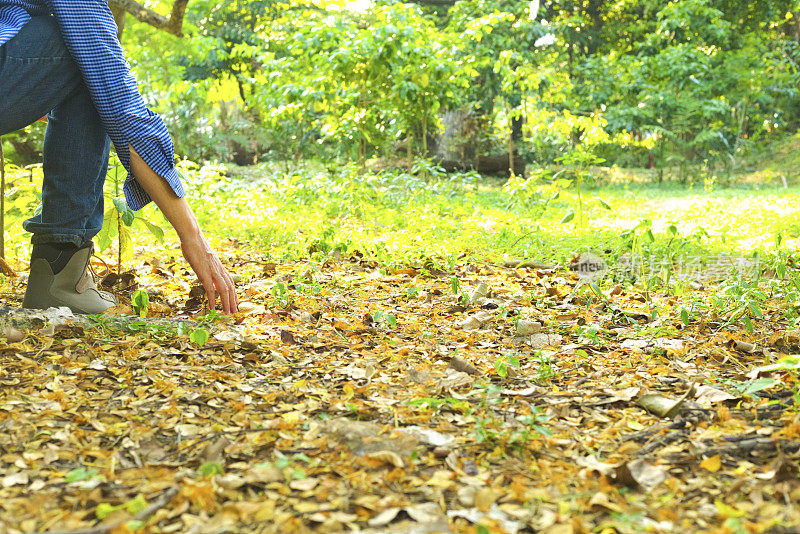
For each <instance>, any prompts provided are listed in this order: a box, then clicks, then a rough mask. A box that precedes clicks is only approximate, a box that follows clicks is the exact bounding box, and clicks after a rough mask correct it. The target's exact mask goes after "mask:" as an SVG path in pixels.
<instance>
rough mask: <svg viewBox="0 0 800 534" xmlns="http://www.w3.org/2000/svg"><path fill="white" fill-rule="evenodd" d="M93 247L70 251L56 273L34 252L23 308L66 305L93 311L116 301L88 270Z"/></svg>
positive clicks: (84, 311)
mask: <svg viewBox="0 0 800 534" xmlns="http://www.w3.org/2000/svg"><path fill="white" fill-rule="evenodd" d="M34 247H35V245H34ZM92 250H93V247H92V245H89V246H87V247H83V248H80V249H77V250H76V251H74V252H72V257H70V258H69V261H67V262H66V265H64V266H63V267H61V268H60V269H59V268H58V267H60V266H57V268H56V270H57V272H56V273H55V274H54V273H53V264H51V262H49V261H48V260H47V259H45V258H41V257H38V258H37V257H36V254H35V253H34V255H33V258H32V259H31V274H30V276H29V277H28V287H27V289H26V290H25V298H24V299H23V301H22V307H23V308H33V309H46V308H53V307H56V308H58V307H62V306H66V307H67V308H69V309H70V310H72V312H73V313H89V314H96V313H103V312H104V311H106V309H108V308H110V307H111V306H113V305H114V304H116V303H117V299H115V298H114V296H113V295H112V294H111V293H108V292H106V291H100V290H98V289H97V285H96V284H95V282H94V278H93V277H92V274H91V273H90V272H89V258H91V257H92ZM70 252H71V251H70Z"/></svg>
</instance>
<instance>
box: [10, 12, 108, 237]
mask: <svg viewBox="0 0 800 534" xmlns="http://www.w3.org/2000/svg"><path fill="white" fill-rule="evenodd" d="M45 114H46V115H47V118H48V124H47V132H46V133H45V138H44V162H43V163H44V168H43V171H44V183H43V185H42V212H41V214H39V215H35V216H34V217H32V218H30V219H28V220H27V221H25V222H24V223H23V227H24V228H25V229H26V230H27V231H29V232H31V233H33V238H32V242H33V243H48V242H50V243H74V244H76V245H82V244H84V243H86V242H87V241H89V240H90V239H92V238H93V237H94V236H95V235H96V234H97V233H98V232H99V231H100V228H101V227H102V224H103V184H104V182H105V177H106V170H107V168H108V153H109V149H110V146H111V143H110V140H109V138H108V136H107V135H106V132H105V129H104V128H103V125H102V123H101V122H100V117H99V116H98V114H97V111H96V110H95V107H94V104H92V101H91V98H90V97H89V91H88V90H87V89H86V86H85V85H84V83H83V81H82V79H81V75H80V72H79V71H78V67H77V65H76V64H75V62H74V61H73V60H72V57H71V56H70V54H69V51H68V50H67V48H66V46H65V45H64V41H63V39H62V38H61V33H60V31H59V29H58V25H57V24H56V21H55V19H54V18H52V17H50V16H43V17H33V18H32V19H31V21H30V22H29V23H28V24H26V25H25V26H24V27H23V28H22V30H20V32H19V34H17V35H16V36H15V37H14V38H13V39H11V40H10V41H8V42H7V43H6V44H4V45H2V46H0V134H4V133H9V132H13V131H15V130H18V129H20V128H23V127H25V126H27V125H28V124H31V123H33V122H35V121H36V120H37V119H39V118H41V117H42V116H44V115H45Z"/></svg>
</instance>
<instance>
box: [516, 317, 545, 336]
mask: <svg viewBox="0 0 800 534" xmlns="http://www.w3.org/2000/svg"><path fill="white" fill-rule="evenodd" d="M541 331H542V323H540V322H539V321H526V320H524V319H520V320H519V321H517V336H520V337H522V336H531V335H533V334H538V333H539V332H541Z"/></svg>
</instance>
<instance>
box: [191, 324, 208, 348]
mask: <svg viewBox="0 0 800 534" xmlns="http://www.w3.org/2000/svg"><path fill="white" fill-rule="evenodd" d="M209 335H210V334H209V333H208V330H206V329H205V328H195V329H194V330H192V331H191V332H190V333H189V341H191V342H192V343H194V344H195V345H197V346H198V347H202V346H203V345H205V344H206V342H207V341H208V338H209Z"/></svg>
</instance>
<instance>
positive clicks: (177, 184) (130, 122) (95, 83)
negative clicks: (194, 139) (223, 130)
mask: <svg viewBox="0 0 800 534" xmlns="http://www.w3.org/2000/svg"><path fill="white" fill-rule="evenodd" d="M44 1H45V3H46V4H47V6H48V7H49V8H50V11H51V12H52V13H53V15H55V17H56V20H57V21H58V23H59V26H60V28H61V32H62V34H63V37H64V41H65V42H66V44H67V48H68V49H69V51H70V54H71V55H72V57H73V58H74V59H75V62H76V63H77V64H78V67H79V68H80V70H81V73H82V75H83V79H84V82H85V83H86V86H87V88H88V89H89V93H90V94H91V95H92V100H93V102H94V105H95V107H96V108H97V111H98V113H99V115H100V118H101V119H102V121H103V125H104V127H105V129H106V132H107V133H108V136H109V137H110V138H111V141H112V142H113V143H114V147H115V148H116V149H117V155H118V156H119V159H120V161H121V162H122V164H123V165H124V166H125V169H126V170H127V171H128V177H127V179H126V180H125V187H124V191H125V198H126V199H127V201H128V205H129V206H130V207H131V208H132V209H134V210H138V209H141V208H142V207H144V206H145V205H146V204H148V203H149V202H150V200H151V199H150V196H149V195H148V194H147V193H146V192H145V190H144V189H143V188H142V187H141V186H140V185H139V183H138V182H137V181H136V180H135V179H134V178H133V173H132V172H131V166H130V159H131V156H130V150H129V148H128V145H130V146H133V148H134V149H136V152H137V153H138V154H139V155H140V156H141V157H142V159H143V160H144V161H145V162H146V163H147V164H148V165H149V166H150V168H151V169H153V170H154V171H155V172H156V173H157V174H159V175H160V176H162V177H163V178H165V179H166V180H167V182H168V183H169V185H170V187H172V190H173V191H174V192H175V194H176V195H178V196H179V197H183V196H184V195H185V193H184V190H183V185H182V184H181V180H180V176H179V174H178V171H177V170H176V169H175V154H174V148H173V145H172V139H171V138H170V136H169V133H168V132H167V128H166V127H165V126H164V122H163V121H162V120H161V117H159V116H158V115H157V114H155V113H153V112H152V111H150V110H149V109H147V106H146V105H145V103H144V100H143V99H142V96H141V94H140V93H139V89H138V87H137V85H136V81H135V80H134V79H133V76H132V75H131V73H130V66H129V65H128V62H127V61H126V60H125V56H124V55H123V53H122V46H121V45H120V43H119V40H118V39H117V26H116V24H115V23H114V17H113V15H112V14H111V10H110V9H109V8H108V4H107V2H106V1H105V0H78V1H76V0H44Z"/></svg>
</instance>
